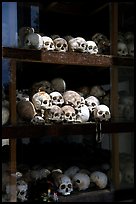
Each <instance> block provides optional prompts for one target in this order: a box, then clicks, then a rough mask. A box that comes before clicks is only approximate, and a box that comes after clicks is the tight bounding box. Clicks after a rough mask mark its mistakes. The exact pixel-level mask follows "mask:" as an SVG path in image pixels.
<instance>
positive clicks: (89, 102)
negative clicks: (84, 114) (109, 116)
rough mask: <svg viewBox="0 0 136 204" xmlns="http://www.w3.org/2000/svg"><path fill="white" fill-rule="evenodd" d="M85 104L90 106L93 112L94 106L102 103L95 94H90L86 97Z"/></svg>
mask: <svg viewBox="0 0 136 204" xmlns="http://www.w3.org/2000/svg"><path fill="white" fill-rule="evenodd" d="M85 104H86V105H87V107H88V108H89V110H90V112H91V113H92V112H93V110H94V108H95V107H96V106H98V105H99V104H100V102H99V100H98V98H96V97H95V96H88V97H87V98H86V99H85Z"/></svg>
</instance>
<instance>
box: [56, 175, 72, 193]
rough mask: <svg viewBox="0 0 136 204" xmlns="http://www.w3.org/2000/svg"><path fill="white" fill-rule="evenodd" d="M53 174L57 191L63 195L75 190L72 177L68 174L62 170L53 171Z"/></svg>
mask: <svg viewBox="0 0 136 204" xmlns="http://www.w3.org/2000/svg"><path fill="white" fill-rule="evenodd" d="M52 174H53V175H52V177H53V179H54V183H55V185H56V187H57V191H58V192H59V193H61V194H62V195H70V194H71V192H72V191H73V184H72V181H71V179H70V178H69V177H68V176H67V175H65V174H63V173H60V172H53V173H52Z"/></svg>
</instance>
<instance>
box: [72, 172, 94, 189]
mask: <svg viewBox="0 0 136 204" xmlns="http://www.w3.org/2000/svg"><path fill="white" fill-rule="evenodd" d="M72 183H73V188H74V189H77V190H79V191H81V190H86V189H88V188H89V185H90V177H89V176H88V175H87V174H86V173H82V172H79V173H76V174H75V175H74V176H73V178H72Z"/></svg>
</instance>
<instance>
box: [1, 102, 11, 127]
mask: <svg viewBox="0 0 136 204" xmlns="http://www.w3.org/2000/svg"><path fill="white" fill-rule="evenodd" d="M9 117H10V111H9V108H8V107H6V106H3V105H2V125H5V124H7V122H8V121H9Z"/></svg>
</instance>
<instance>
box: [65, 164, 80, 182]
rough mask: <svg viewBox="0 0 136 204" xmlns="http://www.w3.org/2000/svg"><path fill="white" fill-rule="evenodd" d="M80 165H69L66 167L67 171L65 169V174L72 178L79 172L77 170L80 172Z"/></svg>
mask: <svg viewBox="0 0 136 204" xmlns="http://www.w3.org/2000/svg"><path fill="white" fill-rule="evenodd" d="M79 170H80V169H79V167H78V166H71V167H69V168H68V169H66V170H65V171H64V174H65V175H67V176H69V177H70V178H71V179H72V178H73V176H74V175H75V174H76V173H77V172H79Z"/></svg>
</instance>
